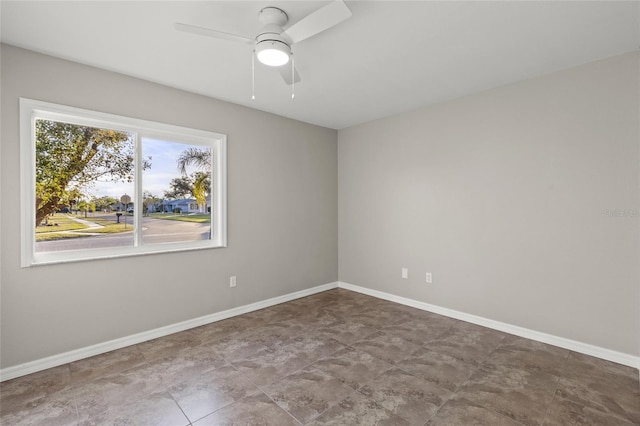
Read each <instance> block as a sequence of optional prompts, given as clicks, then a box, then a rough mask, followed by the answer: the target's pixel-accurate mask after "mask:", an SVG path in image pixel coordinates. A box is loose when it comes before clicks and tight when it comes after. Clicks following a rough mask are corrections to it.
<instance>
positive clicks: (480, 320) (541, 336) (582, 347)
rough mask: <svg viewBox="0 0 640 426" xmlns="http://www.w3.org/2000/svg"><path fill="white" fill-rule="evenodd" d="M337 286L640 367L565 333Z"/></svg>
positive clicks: (639, 361)
mask: <svg viewBox="0 0 640 426" xmlns="http://www.w3.org/2000/svg"><path fill="white" fill-rule="evenodd" d="M338 287H339V288H344V289H345V290H351V291H355V292H358V293H363V294H366V295H369V296H373V297H377V298H379V299H384V300H388V301H390V302H396V303H400V304H402V305H407V306H411V307H413V308H417V309H421V310H423V311H429V312H433V313H435V314H440V315H444V316H447V317H451V318H455V319H459V320H462V321H466V322H470V323H472V324H477V325H481V326H483V327H488V328H491V329H494V330H498V331H503V332H505V333H509V334H514V335H516V336H520V337H525V338H527V339H531V340H536V341H538V342H542V343H547V344H549V345H553V346H558V347H560V348H564V349H569V350H571V351H574V352H579V353H582V354H585V355H591V356H595V357H597V358H602V359H605V360H607V361H612V362H615V363H618V364H622V365H627V366H629V367H633V368H639V369H640V357H638V356H633V355H630V354H626V353H622V352H617V351H613V350H611V349H605V348H602V347H599V346H594V345H590V344H588V343H583V342H578V341H576V340H571V339H566V338H564V337H558V336H554V335H552V334H547V333H542V332H540V331H535V330H530V329H528V328H524V327H519V326H516V325H511V324H507V323H504V322H500V321H494V320H491V319H488V318H484V317H479V316H476V315H471V314H467V313H464V312H460V311H456V310H453V309H448V308H443V307H441V306H436V305H431V304H429V303H424V302H419V301H417V300H413V299H408V298H406V297H401V296H396V295H393V294H389V293H384V292H382V291H378V290H372V289H370V288H366V287H360V286H357V285H353V284H348V283H344V282H338Z"/></svg>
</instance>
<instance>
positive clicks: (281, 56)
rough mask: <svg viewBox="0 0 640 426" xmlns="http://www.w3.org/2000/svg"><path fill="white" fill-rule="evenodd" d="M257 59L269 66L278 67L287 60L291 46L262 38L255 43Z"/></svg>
mask: <svg viewBox="0 0 640 426" xmlns="http://www.w3.org/2000/svg"><path fill="white" fill-rule="evenodd" d="M256 56H257V58H258V60H259V61H260V62H261V63H263V64H265V65H268V66H270V67H280V66H282V65H285V64H286V63H287V62H289V56H291V47H289V45H288V44H286V43H283V42H281V41H278V40H264V41H261V42H259V43H258V44H256Z"/></svg>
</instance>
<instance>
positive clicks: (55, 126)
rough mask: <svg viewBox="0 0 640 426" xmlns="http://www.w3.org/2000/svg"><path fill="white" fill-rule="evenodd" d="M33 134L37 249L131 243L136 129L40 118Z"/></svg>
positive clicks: (48, 249)
mask: <svg viewBox="0 0 640 426" xmlns="http://www.w3.org/2000/svg"><path fill="white" fill-rule="evenodd" d="M35 136H36V137H35V140H36V159H35V162H36V167H35V171H36V181H35V193H36V214H35V218H36V222H35V224H34V225H35V227H36V232H35V251H36V252H58V251H66V250H84V249H88V248H102V247H122V246H132V245H133V216H132V215H131V214H130V213H127V207H130V206H131V205H132V204H130V203H129V204H128V205H126V204H122V202H121V196H122V195H124V194H129V197H131V199H133V190H134V186H133V184H132V181H133V176H134V144H133V137H132V135H131V134H130V133H126V132H121V131H116V130H111V129H105V128H96V127H90V126H81V125H76V124H71V123H65V122H61V121H52V120H44V119H37V120H36V121H35ZM123 200H124V201H127V200H126V197H125V198H124V199H123Z"/></svg>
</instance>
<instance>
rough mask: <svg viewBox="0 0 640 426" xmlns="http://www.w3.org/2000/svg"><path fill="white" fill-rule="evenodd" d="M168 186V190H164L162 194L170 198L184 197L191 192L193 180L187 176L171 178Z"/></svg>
mask: <svg viewBox="0 0 640 426" xmlns="http://www.w3.org/2000/svg"><path fill="white" fill-rule="evenodd" d="M169 187H170V188H171V189H170V190H169V191H164V196H165V198H168V199H170V200H175V199H178V198H185V197H186V196H188V195H191V194H192V193H193V181H192V180H191V178H189V177H188V176H182V177H177V178H173V179H171V182H169Z"/></svg>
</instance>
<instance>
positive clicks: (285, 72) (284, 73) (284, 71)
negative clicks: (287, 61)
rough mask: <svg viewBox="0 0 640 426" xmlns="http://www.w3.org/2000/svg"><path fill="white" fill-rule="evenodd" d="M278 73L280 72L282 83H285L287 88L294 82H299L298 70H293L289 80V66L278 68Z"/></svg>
mask: <svg viewBox="0 0 640 426" xmlns="http://www.w3.org/2000/svg"><path fill="white" fill-rule="evenodd" d="M278 71H280V75H281V76H282V79H283V80H284V82H285V83H287V84H288V85H289V86H291V85H292V84H293V83H294V81H295V82H296V83H299V82H300V74H298V70H296V69H294V70H293V78H291V67H290V66H287V65H284V66H281V67H278ZM294 79H295V80H294Z"/></svg>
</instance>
